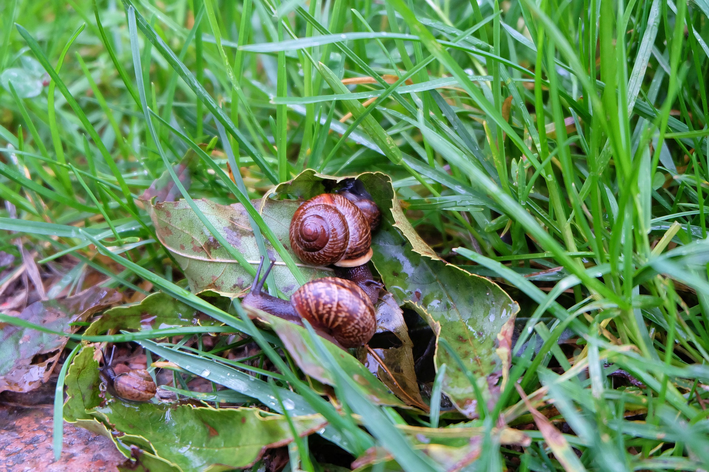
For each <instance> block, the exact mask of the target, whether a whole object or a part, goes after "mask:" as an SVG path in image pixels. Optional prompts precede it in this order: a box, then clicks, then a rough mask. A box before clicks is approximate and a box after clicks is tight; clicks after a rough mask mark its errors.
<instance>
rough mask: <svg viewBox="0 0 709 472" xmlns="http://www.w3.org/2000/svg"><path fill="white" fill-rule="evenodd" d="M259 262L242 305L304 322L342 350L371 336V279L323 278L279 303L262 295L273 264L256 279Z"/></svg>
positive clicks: (374, 287) (375, 288)
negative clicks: (333, 341)
mask: <svg viewBox="0 0 709 472" xmlns="http://www.w3.org/2000/svg"><path fill="white" fill-rule="evenodd" d="M263 262H264V259H263V258H261V264H260V265H259V268H258V271H257V272H256V277H255V278H254V282H253V285H252V286H251V291H250V292H249V293H248V294H247V295H246V297H244V299H243V301H242V304H243V305H244V306H246V307H250V308H256V309H258V310H261V311H265V312H266V313H270V314H272V315H275V316H278V317H279V318H283V319H285V320H288V321H291V322H294V323H296V324H302V322H301V320H302V319H306V320H308V322H309V323H310V324H311V325H312V326H313V328H314V329H315V330H316V331H317V332H318V333H319V334H321V335H324V337H326V338H331V339H334V340H335V341H336V342H337V343H338V344H340V345H341V346H342V347H345V348H349V347H357V346H362V345H363V344H365V343H367V342H368V341H369V340H370V339H371V338H372V336H374V332H375V330H376V326H377V321H376V317H375V310H374V301H376V300H377V298H378V297H379V289H380V288H381V284H379V283H378V282H375V281H374V280H360V281H359V282H358V283H355V282H353V281H351V280H345V279H341V278H337V277H324V278H322V279H317V280H313V281H310V282H308V283H306V284H305V285H303V286H302V287H300V288H299V289H298V290H297V291H296V292H295V293H294V294H293V295H291V297H290V300H282V299H280V298H276V297H273V296H271V295H268V294H266V293H263V291H262V289H263V284H264V282H265V281H266V278H267V277H268V274H269V273H270V271H271V269H272V268H273V265H274V262H271V264H270V265H269V266H268V268H267V269H266V272H265V274H263V277H260V274H261V270H262V269H263ZM370 275H371V274H370Z"/></svg>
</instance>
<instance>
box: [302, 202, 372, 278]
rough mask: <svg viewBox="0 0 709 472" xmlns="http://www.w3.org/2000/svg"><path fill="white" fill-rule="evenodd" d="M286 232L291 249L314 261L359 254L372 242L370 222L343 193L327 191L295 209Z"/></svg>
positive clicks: (334, 260) (338, 259) (332, 261)
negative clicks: (287, 232)
mask: <svg viewBox="0 0 709 472" xmlns="http://www.w3.org/2000/svg"><path fill="white" fill-rule="evenodd" d="M289 236H290V243H291V247H292V249H293V252H295V254H296V255H297V256H298V258H300V260H302V261H303V262H305V263H308V264H313V265H330V264H337V263H339V262H341V261H347V260H353V259H358V258H361V257H362V256H365V255H366V254H367V253H368V251H369V247H370V245H371V243H372V233H371V231H370V228H369V223H368V222H367V220H366V218H365V216H364V215H363V214H362V212H361V211H360V210H359V208H357V207H356V206H355V205H354V204H353V203H352V202H350V201H349V200H347V199H346V198H345V197H343V196H342V195H337V194H327V193H326V194H322V195H318V196H317V197H314V198H311V199H310V200H308V201H306V202H305V203H303V204H302V205H301V206H300V207H299V208H298V209H297V210H296V212H295V214H294V215H293V219H292V220H291V225H290V232H289ZM365 262H366V261H365ZM362 263H364V262H362Z"/></svg>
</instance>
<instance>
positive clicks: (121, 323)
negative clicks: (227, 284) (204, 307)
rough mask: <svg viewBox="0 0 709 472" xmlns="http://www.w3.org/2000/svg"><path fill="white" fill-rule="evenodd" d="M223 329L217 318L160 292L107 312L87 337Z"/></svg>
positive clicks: (87, 331)
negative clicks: (188, 328)
mask: <svg viewBox="0 0 709 472" xmlns="http://www.w3.org/2000/svg"><path fill="white" fill-rule="evenodd" d="M196 323H199V324H200V325H201V326H219V325H220V324H221V323H219V322H218V321H216V320H215V319H213V318H210V317H207V316H204V315H198V314H197V311H196V310H195V309H194V308H192V307H190V306H189V305H186V304H184V303H182V302H180V301H179V300H176V299H174V298H172V297H171V296H169V295H167V294H165V293H162V292H158V293H153V294H150V295H149V296H148V297H146V298H144V299H143V300H142V301H141V302H140V303H134V304H130V305H123V306H118V307H115V308H111V309H110V310H107V311H106V312H105V313H104V314H103V315H101V317H100V318H99V319H97V320H96V321H94V322H93V323H91V326H89V327H88V328H87V329H86V332H85V333H84V334H85V335H86V336H91V335H96V334H102V333H105V332H106V331H108V330H116V329H122V330H140V331H142V330H147V329H164V328H172V327H177V326H195V324H196Z"/></svg>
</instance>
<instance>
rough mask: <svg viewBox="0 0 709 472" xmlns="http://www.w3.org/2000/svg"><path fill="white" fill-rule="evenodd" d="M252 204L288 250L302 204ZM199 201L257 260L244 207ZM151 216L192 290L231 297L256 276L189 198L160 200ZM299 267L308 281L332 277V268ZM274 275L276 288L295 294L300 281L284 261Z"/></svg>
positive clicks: (226, 235)
mask: <svg viewBox="0 0 709 472" xmlns="http://www.w3.org/2000/svg"><path fill="white" fill-rule="evenodd" d="M253 203H254V206H255V207H256V208H257V209H260V211H261V215H262V216H263V219H264V221H265V222H266V224H267V225H268V226H269V228H271V230H272V231H273V232H274V233H275V235H276V237H277V238H278V239H279V240H280V241H281V242H282V243H283V245H284V246H285V247H286V249H289V248H290V241H289V237H288V230H289V227H290V220H291V218H292V216H293V213H295V210H296V208H298V206H299V205H300V202H296V201H275V200H266V201H265V202H264V203H263V206H262V207H261V201H260V200H254V201H253ZM195 204H196V205H197V207H198V208H199V209H200V210H201V211H202V213H204V215H205V216H206V217H207V219H209V221H210V222H211V223H212V224H213V225H214V227H215V228H216V229H217V230H218V231H219V232H220V234H221V235H222V236H224V238H225V239H226V240H227V241H228V242H229V243H230V244H231V245H232V246H234V247H235V248H236V249H237V250H238V251H239V252H241V253H242V254H243V255H244V258H245V259H246V260H247V261H248V262H249V263H250V264H252V265H253V266H257V265H258V264H259V262H260V255H259V251H258V246H257V244H256V238H255V237H254V234H253V232H252V230H251V224H250V222H249V218H248V214H247V213H246V210H245V209H244V207H243V206H241V205H240V204H234V205H228V206H227V205H219V204H217V203H214V202H211V201H209V200H195ZM150 215H151V217H152V220H153V224H154V225H155V231H156V233H157V236H158V238H159V239H160V242H161V243H162V244H163V245H164V246H165V247H166V248H167V249H168V250H169V251H170V252H171V253H172V254H173V255H174V256H175V260H177V262H178V263H179V264H180V267H181V269H182V270H183V271H184V273H185V276H186V277H187V280H188V281H189V283H190V288H191V289H192V291H193V292H195V293H198V292H202V291H204V290H213V291H215V292H218V293H220V294H222V295H226V296H230V297H232V298H233V297H235V296H238V295H240V294H242V293H243V292H244V291H245V289H247V288H248V287H249V286H250V285H251V282H252V281H253V277H252V276H251V275H250V274H248V273H247V272H246V270H245V269H244V268H243V267H242V266H241V265H240V264H239V263H238V262H237V261H236V260H235V259H234V258H233V257H232V256H231V255H229V253H228V252H227V250H226V249H224V248H223V247H221V244H220V243H219V242H218V241H217V240H216V239H215V238H214V237H213V236H212V235H211V234H210V233H209V231H208V230H207V229H206V228H205V226H204V225H203V224H202V222H201V221H200V220H199V218H198V217H197V215H196V214H195V212H194V211H193V210H192V208H190V206H189V205H188V204H187V202H185V201H184V200H180V201H178V202H164V203H157V204H155V205H153V206H151V207H150ZM265 243H266V248H267V250H268V255H269V258H270V259H271V260H275V261H279V260H280V259H279V258H278V255H277V253H276V251H275V250H273V248H272V247H271V245H270V244H269V243H268V241H266V242H265ZM300 267H301V272H302V273H303V275H304V276H305V277H306V279H307V280H313V279H317V278H321V277H326V276H328V275H332V270H330V269H326V268H323V267H312V266H308V265H304V264H303V265H300ZM272 273H273V274H274V277H275V280H276V285H277V287H278V289H279V290H281V291H282V292H283V293H284V294H286V295H291V294H292V293H293V292H295V291H296V290H297V289H298V287H299V284H298V283H297V281H296V279H295V278H294V277H293V275H292V274H291V273H290V270H289V269H288V268H287V267H286V266H285V265H284V264H283V263H282V262H276V266H275V267H274V269H273V272H272Z"/></svg>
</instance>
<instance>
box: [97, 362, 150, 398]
mask: <svg viewBox="0 0 709 472" xmlns="http://www.w3.org/2000/svg"><path fill="white" fill-rule="evenodd" d="M104 360H105V355H104ZM112 361H113V353H111V358H110V359H109V360H108V362H106V364H105V365H104V366H103V368H101V370H100V375H101V379H102V380H103V382H104V383H105V384H106V390H108V393H110V394H111V395H113V396H114V397H117V398H120V399H121V400H126V401H129V402H147V401H150V400H151V399H152V398H153V397H154V396H155V392H157V386H156V385H155V382H154V381H153V378H152V377H151V376H150V374H149V373H148V371H147V370H145V369H134V370H131V371H129V372H125V373H123V374H116V372H115V371H114V370H113V367H112V366H111V364H112Z"/></svg>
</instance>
